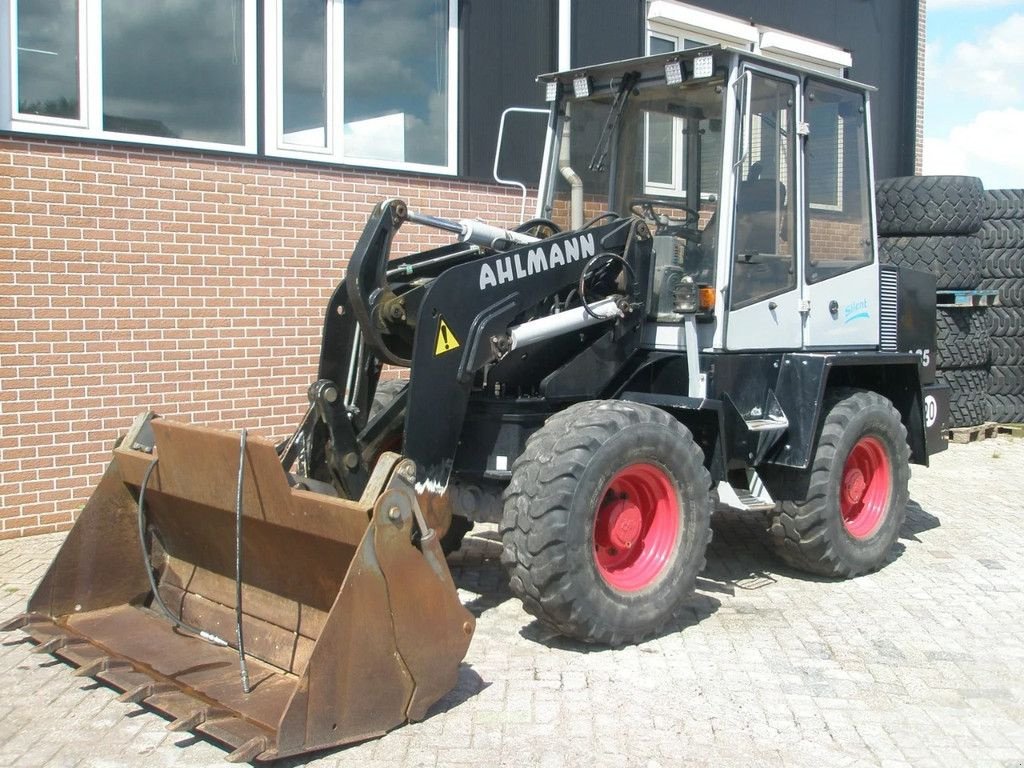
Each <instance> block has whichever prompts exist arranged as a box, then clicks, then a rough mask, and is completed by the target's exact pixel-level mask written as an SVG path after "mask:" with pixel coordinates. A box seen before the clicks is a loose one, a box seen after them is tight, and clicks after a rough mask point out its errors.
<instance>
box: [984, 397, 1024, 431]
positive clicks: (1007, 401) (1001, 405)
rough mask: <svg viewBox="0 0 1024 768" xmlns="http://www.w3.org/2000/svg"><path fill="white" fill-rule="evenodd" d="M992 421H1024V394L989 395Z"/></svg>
mask: <svg viewBox="0 0 1024 768" xmlns="http://www.w3.org/2000/svg"><path fill="white" fill-rule="evenodd" d="M988 399H989V402H990V403H991V406H992V421H998V422H999V423H1000V424H1020V423H1024V395H989V396H988Z"/></svg>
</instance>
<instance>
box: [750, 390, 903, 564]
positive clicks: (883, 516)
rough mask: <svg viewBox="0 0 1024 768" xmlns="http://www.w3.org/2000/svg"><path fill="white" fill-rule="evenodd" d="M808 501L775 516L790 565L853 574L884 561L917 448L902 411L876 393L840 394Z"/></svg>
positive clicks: (778, 542)
mask: <svg viewBox="0 0 1024 768" xmlns="http://www.w3.org/2000/svg"><path fill="white" fill-rule="evenodd" d="M808 471H809V472H810V478H809V481H810V482H809V484H808V489H807V498H806V499H805V500H803V501H784V502H781V503H780V504H777V505H776V507H775V509H774V510H773V511H772V512H770V513H769V519H768V530H769V532H770V534H771V538H772V541H773V543H774V545H775V549H776V551H777V552H778V554H779V556H780V557H781V558H782V559H783V560H784V561H785V562H786V563H787V564H789V565H791V566H793V567H794V568H798V569H800V570H802V571H806V572H808V573H814V574H818V575H821V576H832V577H841V578H850V577H853V576H860V575H861V574H865V573H870V572H872V571H876V570H878V569H879V568H881V567H882V565H884V564H885V562H886V559H887V558H888V557H889V553H890V552H891V550H892V547H893V544H895V542H896V537H897V536H899V532H900V528H902V526H903V520H904V518H905V517H906V506H907V499H908V497H909V492H908V490H907V485H908V483H909V481H910V448H909V446H908V445H907V430H906V428H905V427H904V426H903V423H902V422H901V420H900V414H899V411H897V410H896V408H895V407H893V404H892V403H891V402H889V401H888V400H887V399H886V398H884V397H882V396H881V395H879V394H877V393H875V392H867V391H864V390H856V389H841V390H836V391H834V392H833V393H832V394H831V395H830V397H829V399H828V400H827V401H826V405H825V416H824V418H823V420H822V424H821V431H820V432H819V434H818V445H817V448H816V450H815V453H814V457H813V459H812V462H811V466H810V468H809V470H808Z"/></svg>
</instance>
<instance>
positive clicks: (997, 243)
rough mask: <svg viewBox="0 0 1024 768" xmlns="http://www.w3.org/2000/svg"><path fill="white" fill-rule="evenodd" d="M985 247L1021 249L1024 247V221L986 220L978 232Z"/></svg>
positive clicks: (982, 245)
mask: <svg viewBox="0 0 1024 768" xmlns="http://www.w3.org/2000/svg"><path fill="white" fill-rule="evenodd" d="M978 237H979V238H980V239H981V247H982V248H985V249H993V248H998V249H1019V248H1022V247H1024V222H1021V221H1014V220H1013V219H1005V220H996V221H986V222H983V223H982V225H981V229H980V230H979V232H978Z"/></svg>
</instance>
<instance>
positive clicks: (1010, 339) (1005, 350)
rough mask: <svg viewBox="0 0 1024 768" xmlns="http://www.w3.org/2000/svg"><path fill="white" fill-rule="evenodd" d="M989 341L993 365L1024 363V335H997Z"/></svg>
mask: <svg viewBox="0 0 1024 768" xmlns="http://www.w3.org/2000/svg"><path fill="white" fill-rule="evenodd" d="M989 342H990V345H991V346H990V349H991V350H992V365H1018V366H1019V365H1024V336H995V337H993V338H991V339H989Z"/></svg>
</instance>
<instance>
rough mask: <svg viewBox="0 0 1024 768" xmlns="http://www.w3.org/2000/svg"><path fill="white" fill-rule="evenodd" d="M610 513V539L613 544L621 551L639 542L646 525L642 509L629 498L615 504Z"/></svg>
mask: <svg viewBox="0 0 1024 768" xmlns="http://www.w3.org/2000/svg"><path fill="white" fill-rule="evenodd" d="M610 513H611V514H610V526H609V527H610V529H611V530H610V531H609V538H610V539H611V541H612V544H614V545H615V546H616V547H619V548H620V549H629V548H630V547H632V546H633V543H634V542H635V541H636V540H637V537H638V536H639V535H640V529H641V527H642V526H643V524H644V517H643V513H642V512H641V511H640V507H638V506H637V505H636V504H634V503H633V502H632V501H630V500H629V499H628V498H622V499H618V500H616V501H615V502H613V505H612V509H611V510H610Z"/></svg>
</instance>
